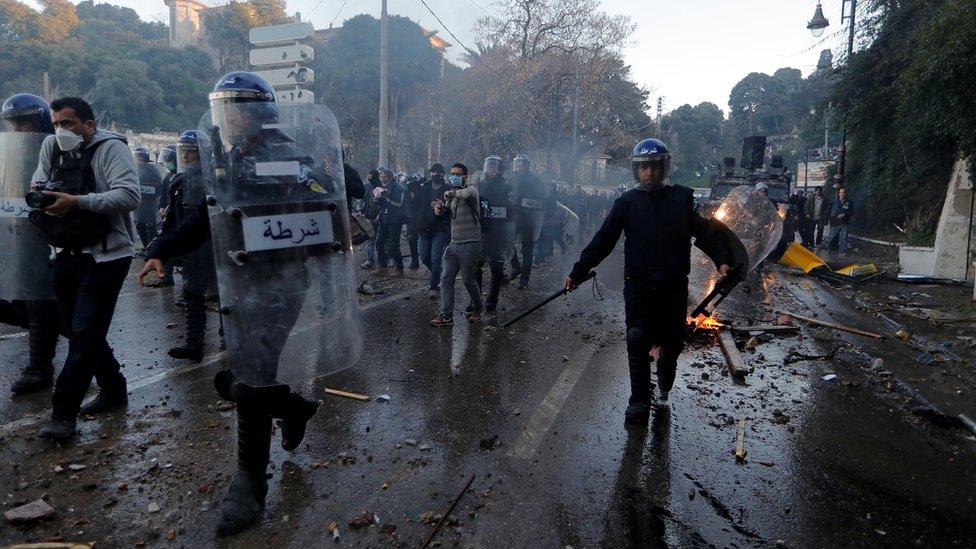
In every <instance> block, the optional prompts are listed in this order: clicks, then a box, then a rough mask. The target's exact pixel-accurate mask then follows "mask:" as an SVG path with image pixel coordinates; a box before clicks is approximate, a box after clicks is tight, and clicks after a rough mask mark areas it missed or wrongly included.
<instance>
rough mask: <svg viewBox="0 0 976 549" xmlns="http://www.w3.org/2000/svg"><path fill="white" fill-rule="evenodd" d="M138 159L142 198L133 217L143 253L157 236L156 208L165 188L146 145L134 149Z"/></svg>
mask: <svg viewBox="0 0 976 549" xmlns="http://www.w3.org/2000/svg"><path fill="white" fill-rule="evenodd" d="M132 156H133V157H134V158H135V159H136V169H137V171H138V172H139V186H140V190H141V192H142V199H141V201H140V202H139V207H138V208H136V211H135V212H133V214H132V218H133V219H134V220H135V222H136V231H138V232H139V240H141V241H142V249H143V253H145V250H147V249H148V248H149V243H150V242H152V239H153V238H155V237H156V216H157V215H159V214H158V212H157V211H156V210H158V209H159V196H160V195H162V194H163V193H164V192H165V190H164V188H163V179H162V177H160V175H159V170H157V169H156V167H155V166H153V165H152V163H150V157H149V151H148V150H147V149H146V148H145V147H136V148H135V149H134V150H133V151H132Z"/></svg>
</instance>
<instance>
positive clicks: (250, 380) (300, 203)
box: [139, 72, 362, 535]
mask: <svg viewBox="0 0 976 549" xmlns="http://www.w3.org/2000/svg"><path fill="white" fill-rule="evenodd" d="M209 101H210V112H209V113H208V114H207V115H206V116H205V117H204V120H203V121H202V122H201V125H200V129H201V130H202V131H204V132H206V133H207V137H208V141H209V145H208V146H207V148H206V149H205V150H202V153H203V154H202V160H203V162H202V165H203V173H204V177H205V178H206V179H207V192H208V196H207V198H206V199H205V200H201V201H200V202H199V203H198V204H197V207H196V209H195V210H194V211H193V212H190V213H188V214H187V215H186V217H185V218H184V219H183V220H182V222H181V223H180V225H179V227H177V229H176V230H175V231H173V232H169V233H167V234H166V235H164V236H162V237H160V239H159V240H160V243H159V246H158V250H159V251H158V252H156V251H154V255H158V257H153V258H151V259H150V260H149V261H148V262H147V263H146V266H145V268H144V269H143V270H142V272H141V273H139V278H140V280H141V278H142V277H143V276H144V275H145V273H147V272H148V271H149V270H156V272H157V274H160V273H161V269H162V266H163V261H167V260H169V259H171V258H172V257H175V256H177V255H181V254H184V253H186V252H188V251H191V250H194V249H196V248H198V247H200V246H202V245H206V244H207V241H208V240H210V241H211V242H212V245H213V248H214V258H215V262H216V267H217V279H218V287H219V291H220V300H221V306H222V307H221V313H222V314H223V315H224V319H225V320H224V334H225V338H226V341H227V352H228V367H229V370H225V371H223V372H221V373H219V374H218V375H217V377H216V378H215V380H214V384H215V385H216V388H217V392H218V393H219V394H220V396H221V397H222V398H224V399H227V400H231V401H234V402H236V403H237V431H238V434H237V443H238V453H237V474H236V475H235V477H234V480H233V481H232V483H231V486H230V489H229V490H228V493H227V495H226V497H225V498H224V500H223V504H222V506H221V517H220V521H219V523H218V525H217V532H218V534H221V535H229V534H234V533H236V532H239V531H241V530H243V529H244V528H246V527H247V526H249V525H251V524H253V523H255V522H256V521H257V520H258V518H259V516H260V513H261V511H262V510H263V509H264V500H265V496H266V494H267V491H268V481H267V467H268V462H269V459H270V446H271V436H272V428H271V427H272V424H271V422H272V419H278V420H279V422H278V425H279V426H280V427H281V435H282V439H281V445H282V448H284V449H285V450H287V451H293V450H295V449H296V448H298V446H299V444H300V443H301V441H302V439H303V438H304V436H305V427H306V424H307V422H308V421H309V419H311V417H312V416H313V415H314V414H315V412H316V410H317V409H318V402H317V401H315V400H310V399H306V398H304V397H302V396H300V395H298V394H297V393H295V392H293V391H292V390H291V389H290V387H289V386H288V385H287V384H286V383H285V382H286V381H302V380H306V379H310V378H311V377H315V376H317V375H322V374H323V373H328V372H330V371H335V370H336V369H340V368H343V367H346V366H349V365H350V364H352V363H354V362H355V361H356V360H358V357H359V353H360V352H361V349H362V340H361V337H360V332H359V321H358V312H357V311H358V307H357V302H356V297H355V279H354V276H353V271H352V264H351V260H352V254H351V249H352V245H351V242H350V240H349V220H348V211H347V209H346V208H347V206H346V197H345V192H344V189H343V178H342V177H340V174H342V173H343V172H342V166H341V164H338V160H336V162H337V163H336V165H334V166H332V167H330V168H329V169H324V168H323V167H322V166H321V164H318V160H317V159H324V158H330V157H331V158H334V159H339V158H341V155H340V150H341V148H340V144H339V132H338V126H337V124H336V122H335V117H334V116H333V115H332V113H331V111H328V109H326V108H325V107H324V106H322V105H295V106H291V107H288V108H289V109H290V110H289V111H288V112H287V113H281V107H279V105H278V104H277V103H276V99H275V92H274V89H273V88H272V87H271V86H270V85H269V84H268V82H267V81H266V80H264V79H263V78H261V77H260V76H258V75H255V74H253V73H249V72H232V73H229V74H227V75H225V76H223V77H222V78H221V79H220V80H219V81H218V82H217V84H216V85H215V86H214V89H213V92H211V93H210V95H209ZM303 109H304V110H303ZM327 172H328V173H332V174H333V175H332V177H331V178H327V177H326V173H327ZM208 206H209V211H208ZM156 249H157V248H156V247H154V250H156Z"/></svg>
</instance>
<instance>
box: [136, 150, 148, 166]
mask: <svg viewBox="0 0 976 549" xmlns="http://www.w3.org/2000/svg"><path fill="white" fill-rule="evenodd" d="M132 156H134V157H135V159H136V160H137V161H138V162H139V163H141V164H147V163H149V149H147V148H145V147H136V148H135V149H133V150H132Z"/></svg>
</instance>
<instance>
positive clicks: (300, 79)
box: [255, 67, 315, 88]
mask: <svg viewBox="0 0 976 549" xmlns="http://www.w3.org/2000/svg"><path fill="white" fill-rule="evenodd" d="M255 74H257V75H258V76H261V77H263V78H264V79H265V80H267V81H268V83H269V84H271V85H272V86H274V87H276V88H277V87H278V86H298V85H301V84H314V83H315V71H313V70H312V69H310V68H308V67H292V68H290V69H272V70H268V71H256V72H255Z"/></svg>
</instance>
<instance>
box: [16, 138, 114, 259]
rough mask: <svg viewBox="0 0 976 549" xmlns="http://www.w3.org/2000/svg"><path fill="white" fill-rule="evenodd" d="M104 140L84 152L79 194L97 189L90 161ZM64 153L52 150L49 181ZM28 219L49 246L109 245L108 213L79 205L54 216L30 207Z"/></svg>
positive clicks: (76, 247) (104, 248)
mask: <svg viewBox="0 0 976 549" xmlns="http://www.w3.org/2000/svg"><path fill="white" fill-rule="evenodd" d="M104 142H105V141H99V142H98V143H96V144H95V145H94V146H93V147H88V148H86V149H85V150H84V151H82V153H81V167H80V169H81V188H80V189H78V192H77V194H78V195H79V196H80V195H86V194H90V193H91V192H92V191H93V190H94V188H95V172H94V171H93V170H92V166H91V163H92V159H93V158H94V156H95V151H96V150H97V149H98V147H99V145H101V144H102V143H104ZM63 156H64V153H62V152H61V151H60V150H59V149H58V148H57V146H55V147H54V148H53V149H52V152H51V171H50V172H49V175H48V178H49V179H48V183H50V182H51V181H50V174H53V173H54V172H55V169H56V168H58V167H60V166H61V161H62V157H63ZM66 192H67V191H66ZM27 218H28V219H29V220H30V222H31V223H32V224H33V225H34V226H35V227H36V228H37V230H38V231H39V232H40V234H41V236H42V237H43V238H44V239H45V240H46V241H47V243H48V245H50V246H53V247H55V248H63V249H69V250H80V249H82V248H86V247H88V246H94V245H95V244H97V243H99V242H101V243H102V250H106V249H107V246H108V243H107V242H106V237H107V236H108V233H110V232H111V231H112V223H111V221H110V220H109V218H108V216H107V215H105V214H100V213H95V212H89V211H82V210H79V209H77V208H75V209H74V210H72V211H70V212H69V213H68V214H67V215H65V216H63V217H54V216H53V215H48V214H46V213H44V212H42V211H41V210H31V212H30V213H29V214H27Z"/></svg>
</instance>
